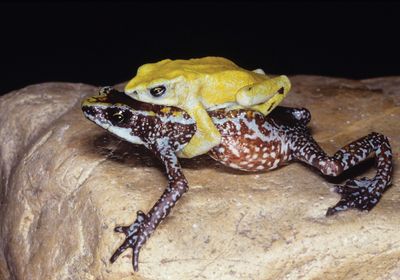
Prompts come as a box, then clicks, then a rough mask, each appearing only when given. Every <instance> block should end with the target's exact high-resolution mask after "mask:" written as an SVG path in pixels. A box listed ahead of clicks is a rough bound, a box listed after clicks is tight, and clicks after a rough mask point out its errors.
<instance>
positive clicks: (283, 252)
mask: <svg viewBox="0 0 400 280" xmlns="http://www.w3.org/2000/svg"><path fill="white" fill-rule="evenodd" d="M291 79H292V82H293V89H292V93H290V95H289V96H288V97H287V99H286V100H285V101H284V103H285V105H287V106H297V107H300V106H304V107H307V108H308V109H309V110H310V111H311V112H312V115H313V119H312V122H311V124H310V127H311V129H312V131H313V135H314V136H315V138H316V139H317V141H318V142H320V143H321V146H322V147H323V148H324V149H326V150H327V151H328V152H330V153H334V152H335V151H336V150H337V149H339V148H340V147H341V146H343V145H344V144H346V143H348V142H350V141H352V140H355V139H357V138H359V137H361V136H363V135H366V134H368V133H369V132H371V131H376V132H380V133H383V134H385V135H386V136H388V137H389V139H390V141H391V144H392V149H393V152H394V160H395V162H396V163H397V161H398V159H399V154H400V126H399V121H400V118H399V116H400V77H392V78H378V79H370V80H363V81H354V80H346V79H335V78H326V77H315V76H294V77H292V78H291ZM96 91H97V88H95V87H92V86H88V85H82V84H68V83H47V84H40V85H34V86H29V87H27V88H24V89H21V90H17V91H14V92H11V93H9V94H7V95H5V96H3V97H1V98H0V111H1V112H2V114H1V115H0V137H1V139H2V145H1V149H0V172H1V189H0V191H1V194H2V196H1V203H2V204H1V211H0V221H1V231H0V237H1V238H0V249H1V250H0V273H1V275H0V278H1V279H197V278H203V279H300V278H301V279H399V278H400V265H399V263H400V262H399V261H400V234H399V231H400V216H399V215H398V213H399V212H400V189H399V186H400V184H399V183H400V172H399V170H398V168H395V174H394V180H393V184H392V187H391V188H390V189H389V190H388V191H387V192H386V193H385V194H384V196H383V198H382V199H381V201H380V202H379V204H378V205H377V206H376V207H375V208H374V209H373V210H372V211H371V212H369V213H361V212H358V211H347V212H343V213H340V214H338V215H335V216H332V217H328V218H327V217H325V212H326V210H327V208H328V207H330V206H332V205H334V204H335V203H336V202H337V201H338V199H339V196H338V195H337V194H335V193H334V192H332V191H331V186H333V185H332V183H330V182H328V181H326V178H325V177H323V176H321V175H319V174H318V173H317V172H316V171H315V170H312V169H310V168H308V167H306V166H304V165H302V164H300V163H293V164H291V165H289V166H287V167H284V168H281V169H279V170H276V171H272V172H269V173H257V174H251V173H243V172H238V171H235V170H230V169H227V168H225V167H223V166H222V165H220V164H218V163H216V162H214V161H212V160H211V159H210V158H207V157H205V156H203V157H199V158H196V159H192V160H182V165H183V167H184V172H185V174H186V177H187V179H188V180H189V183H190V190H189V192H188V193H187V194H185V196H184V197H183V198H182V199H181V201H180V202H179V203H178V204H177V206H176V207H175V208H174V209H173V211H172V212H171V215H170V216H169V217H168V218H167V219H166V220H165V221H164V223H163V224H161V226H160V227H159V228H158V229H157V231H156V232H155V233H154V235H153V236H152V237H151V238H150V240H149V241H148V242H147V244H146V245H145V247H144V248H143V249H142V251H141V254H140V258H139V260H140V262H139V269H140V270H139V272H138V273H133V270H132V266H131V252H130V251H128V252H126V253H124V254H123V255H122V256H121V257H120V258H119V259H118V260H117V261H116V262H115V263H114V264H110V263H109V258H110V256H111V255H112V253H113V252H114V250H115V249H116V248H117V247H118V246H119V245H120V244H121V242H122V241H123V239H124V236H123V235H122V234H118V233H115V232H114V231H113V228H114V227H115V226H116V225H128V224H130V223H132V222H133V221H134V219H135V217H136V211H137V210H143V211H148V210H149V209H150V208H151V206H152V205H153V204H154V203H155V201H156V200H157V199H158V197H159V196H160V195H161V193H162V191H163V188H164V187H165V186H166V183H167V180H166V178H165V177H164V173H163V169H162V167H161V165H160V164H159V163H158V161H157V160H155V159H154V158H153V157H152V156H151V154H150V153H148V152H147V151H146V150H144V149H143V148H141V147H136V146H133V145H130V144H128V143H125V142H123V141H121V140H118V139H117V138H115V137H113V136H111V135H109V134H107V133H106V132H105V131H103V130H102V129H101V128H99V127H97V126H96V125H94V124H92V123H91V122H89V121H87V120H86V119H85V117H84V116H83V114H82V112H81V110H80V101H81V100H82V99H83V98H84V97H86V96H89V95H95V94H96ZM373 172H374V168H373V162H372V161H367V162H366V163H365V164H362V165H361V166H360V167H359V168H355V171H354V172H353V173H351V174H347V176H350V175H365V174H366V175H371V174H373ZM341 179H344V178H341ZM336 181H337V180H336Z"/></svg>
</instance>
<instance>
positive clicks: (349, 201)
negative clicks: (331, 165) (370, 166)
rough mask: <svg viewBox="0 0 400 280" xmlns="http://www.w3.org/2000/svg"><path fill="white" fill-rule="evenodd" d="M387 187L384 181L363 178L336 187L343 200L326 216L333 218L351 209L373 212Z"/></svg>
mask: <svg viewBox="0 0 400 280" xmlns="http://www.w3.org/2000/svg"><path fill="white" fill-rule="evenodd" d="M385 185H386V184H385V182H384V181H383V180H379V179H376V178H374V179H368V178H361V179H353V180H348V181H346V182H345V184H344V185H342V186H339V185H337V186H335V191H336V192H337V193H338V194H340V195H341V199H340V201H339V202H338V203H337V204H336V205H335V206H334V207H331V208H329V209H328V211H327V212H326V215H327V216H331V215H333V214H335V213H337V212H339V211H344V210H347V209H350V208H355V209H358V210H361V211H369V210H371V209H372V208H373V207H374V206H375V205H376V204H377V203H378V201H379V199H380V198H381V196H382V191H383V189H384V188H385Z"/></svg>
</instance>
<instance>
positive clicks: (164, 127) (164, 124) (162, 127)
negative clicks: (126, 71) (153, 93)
mask: <svg viewBox="0 0 400 280" xmlns="http://www.w3.org/2000/svg"><path fill="white" fill-rule="evenodd" d="M82 111H83V113H84V115H85V116H86V118H88V119H89V120H91V121H92V122H94V123H96V124H97V125H99V126H101V127H102V128H104V129H106V130H108V131H110V132H111V133H113V134H115V135H116V136H118V137H120V138H122V139H124V140H126V141H128V142H131V143H134V144H148V143H150V142H152V141H155V140H156V139H157V138H163V137H166V135H168V137H170V139H172V140H179V144H186V143H188V142H189V141H190V139H191V138H192V136H193V135H194V133H195V132H196V125H195V121H194V120H193V119H192V118H190V116H189V115H188V114H187V113H185V112H184V111H182V110H180V109H178V108H171V107H164V106H158V105H153V104H148V103H143V102H139V101H137V100H134V99H132V98H129V97H128V96H126V95H125V94H124V93H123V92H119V91H117V90H115V89H113V88H111V87H104V88H102V89H100V91H99V95H97V96H92V97H89V98H87V99H86V100H84V101H83V102H82Z"/></svg>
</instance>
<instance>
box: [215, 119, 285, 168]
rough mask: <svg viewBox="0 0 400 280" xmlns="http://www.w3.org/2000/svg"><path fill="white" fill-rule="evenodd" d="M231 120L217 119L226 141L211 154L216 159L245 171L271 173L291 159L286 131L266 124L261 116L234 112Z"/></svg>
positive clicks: (281, 127) (268, 122)
mask: <svg viewBox="0 0 400 280" xmlns="http://www.w3.org/2000/svg"><path fill="white" fill-rule="evenodd" d="M228 116H230V117H224V118H218V116H216V117H213V121H214V123H216V125H217V128H218V129H219V131H220V132H221V135H222V141H221V144H220V145H219V146H217V147H215V148H214V149H213V150H212V151H210V153H209V155H210V156H211V157H212V158H214V159H215V160H218V161H220V162H221V163H222V164H224V165H227V166H229V167H231V168H235V169H240V170H243V171H266V170H271V169H275V168H278V167H279V166H281V165H284V164H287V162H288V161H289V160H290V159H291V156H290V151H289V147H288V145H289V142H288V139H287V137H288V136H289V135H290V133H287V132H288V131H287V128H286V127H284V126H279V125H278V124H276V123H274V122H273V121H268V120H267V121H266V119H264V117H263V116H262V115H261V114H259V113H257V112H251V113H249V112H246V111H242V112H240V113H238V114H235V113H233V112H232V113H231V115H229V114H228Z"/></svg>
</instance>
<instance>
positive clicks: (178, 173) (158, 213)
mask: <svg viewBox="0 0 400 280" xmlns="http://www.w3.org/2000/svg"><path fill="white" fill-rule="evenodd" d="M159 143H161V142H159ZM149 149H150V150H152V151H153V152H154V153H155V154H156V156H157V157H159V158H160V159H161V161H162V162H163V163H164V165H165V167H166V170H167V175H168V179H169V182H170V183H169V186H168V187H167V188H166V189H165V191H164V193H163V194H162V196H161V197H160V198H159V199H158V201H157V202H156V203H155V204H154V206H153V207H152V208H151V210H150V211H149V213H147V214H144V213H143V212H142V211H138V212H137V218H136V220H135V222H134V223H133V224H132V225H130V226H128V227H121V226H119V227H116V228H115V231H116V232H120V233H125V235H126V239H125V241H124V242H123V243H122V245H121V246H120V247H119V248H118V249H117V250H116V251H115V253H114V254H113V255H112V257H111V259H110V261H111V263H113V262H115V260H116V259H117V258H118V256H119V255H121V254H122V253H123V252H124V251H125V250H126V249H128V248H132V249H133V256H132V265H133V270H134V271H138V270H139V252H140V249H141V248H142V247H143V245H144V244H145V243H146V241H147V239H148V238H149V237H150V236H151V234H152V233H153V232H154V231H155V229H156V228H157V226H158V225H159V224H160V223H161V222H162V221H163V220H164V219H165V218H166V217H167V216H168V214H169V212H170V211H171V209H172V208H173V207H174V206H175V204H176V202H177V201H178V200H179V198H180V197H181V196H182V195H183V194H184V193H185V192H186V191H187V190H188V183H187V181H186V179H185V177H184V175H183V173H182V170H181V167H180V165H179V162H178V159H177V157H176V155H175V153H174V151H173V149H172V148H170V147H169V146H162V145H159V144H158V143H156V144H154V145H152V146H149Z"/></svg>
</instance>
